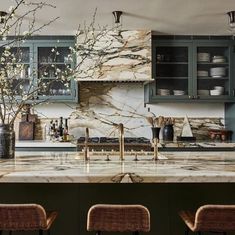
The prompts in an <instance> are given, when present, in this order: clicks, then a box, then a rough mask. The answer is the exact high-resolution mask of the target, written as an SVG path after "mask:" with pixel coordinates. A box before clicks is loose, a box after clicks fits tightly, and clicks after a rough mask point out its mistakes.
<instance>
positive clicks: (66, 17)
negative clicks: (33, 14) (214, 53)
mask: <svg viewBox="0 0 235 235" xmlns="http://www.w3.org/2000/svg"><path fill="white" fill-rule="evenodd" d="M47 2H48V3H52V4H54V5H55V6H56V9H51V8H45V9H43V10H42V11H41V12H40V13H39V14H38V16H37V20H38V22H40V23H46V22H47V20H50V19H52V18H54V17H57V16H59V17H60V18H59V19H58V20H57V21H56V22H54V23H53V24H51V25H50V26H48V27H47V29H44V30H43V31H42V32H41V34H44V35H45V34H49V35H72V34H74V32H75V30H76V29H77V27H78V25H79V24H83V23H84V21H86V22H87V24H89V22H91V20H92V16H93V14H94V11H95V9H96V8H97V15H96V23H97V24H100V25H108V26H109V27H112V26H113V25H114V18H113V15H112V11H114V10H121V11H123V12H124V13H123V16H122V18H121V22H122V28H123V29H147V30H153V31H155V33H156V34H175V35H176V34H180V35H184V34H189V35H205V34H207V35H229V34H231V32H230V31H229V30H228V17H227V15H226V12H228V11H232V10H235V3H234V0H223V1H222V0H115V1H114V0H47ZM13 3H14V1H13V0H1V10H8V8H9V6H10V5H13Z"/></svg>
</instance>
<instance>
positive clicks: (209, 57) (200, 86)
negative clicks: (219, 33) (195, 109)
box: [193, 42, 231, 101]
mask: <svg viewBox="0 0 235 235" xmlns="http://www.w3.org/2000/svg"><path fill="white" fill-rule="evenodd" d="M194 60H195V63H194V77H195V79H194V86H193V87H194V97H195V98H197V99H200V100H208V101H219V100H222V101H229V99H230V97H231V69H230V67H231V66H230V63H231V46H230V43H229V42H224V43H223V42H201V43H200V42H195V43H194Z"/></svg>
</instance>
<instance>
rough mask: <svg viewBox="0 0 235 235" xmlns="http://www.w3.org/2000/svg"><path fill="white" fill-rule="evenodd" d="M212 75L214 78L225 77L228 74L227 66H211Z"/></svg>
mask: <svg viewBox="0 0 235 235" xmlns="http://www.w3.org/2000/svg"><path fill="white" fill-rule="evenodd" d="M210 75H211V77H213V78H221V77H225V75H226V68H225V67H216V68H211V69H210Z"/></svg>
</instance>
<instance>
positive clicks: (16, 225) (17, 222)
mask: <svg viewBox="0 0 235 235" xmlns="http://www.w3.org/2000/svg"><path fill="white" fill-rule="evenodd" d="M56 217H57V212H55V211H52V212H50V213H48V212H46V211H45V210H44V208H43V207H42V206H40V205H38V204H0V234H1V233H2V231H9V233H10V234H11V233H12V231H35V230H37V231H39V235H42V234H43V231H45V230H46V231H47V233H48V235H50V227H51V225H52V223H53V221H54V220H55V218H56Z"/></svg>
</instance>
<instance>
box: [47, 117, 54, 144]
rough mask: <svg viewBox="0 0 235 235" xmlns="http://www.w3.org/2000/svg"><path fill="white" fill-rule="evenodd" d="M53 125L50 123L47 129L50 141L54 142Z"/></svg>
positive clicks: (52, 122)
mask: <svg viewBox="0 0 235 235" xmlns="http://www.w3.org/2000/svg"><path fill="white" fill-rule="evenodd" d="M54 128H55V123H54V121H53V120H51V121H50V127H49V133H48V134H49V136H50V140H54V137H55V130H54Z"/></svg>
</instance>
